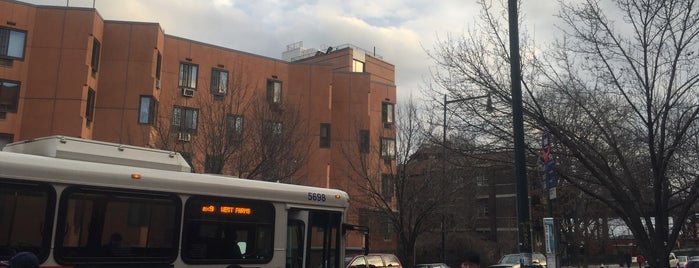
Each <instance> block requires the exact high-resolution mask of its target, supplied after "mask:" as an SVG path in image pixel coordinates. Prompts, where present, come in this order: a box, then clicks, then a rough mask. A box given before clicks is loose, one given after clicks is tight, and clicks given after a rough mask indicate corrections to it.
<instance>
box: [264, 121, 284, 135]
mask: <svg viewBox="0 0 699 268" xmlns="http://www.w3.org/2000/svg"><path fill="white" fill-rule="evenodd" d="M265 130H266V131H267V133H272V134H274V135H281V134H282V123H281V122H275V121H267V122H265Z"/></svg>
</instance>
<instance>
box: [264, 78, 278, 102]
mask: <svg viewBox="0 0 699 268" xmlns="http://www.w3.org/2000/svg"><path fill="white" fill-rule="evenodd" d="M267 101H268V102H269V103H271V104H275V105H279V104H281V103H282V82H281V81H277V80H267Z"/></svg>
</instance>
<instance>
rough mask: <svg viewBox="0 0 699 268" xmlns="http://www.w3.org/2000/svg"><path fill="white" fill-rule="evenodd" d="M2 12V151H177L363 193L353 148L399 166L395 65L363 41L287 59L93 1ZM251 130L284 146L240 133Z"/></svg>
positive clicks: (207, 166) (198, 167) (0, 5)
mask: <svg viewBox="0 0 699 268" xmlns="http://www.w3.org/2000/svg"><path fill="white" fill-rule="evenodd" d="M0 21H1V22H3V24H2V25H0V147H3V146H4V145H5V144H7V143H9V142H13V141H20V140H28V139H33V138H38V137H43V136H49V135H65V136H72V137H81V138H87V139H94V140H101V141H108V142H116V143H123V144H129V145H137V146H148V147H155V148H161V149H171V150H175V151H179V152H181V153H183V155H185V156H187V157H188V158H189V160H190V163H191V164H192V166H193V167H194V169H195V171H197V172H210V171H214V172H220V173H224V174H229V175H234V176H240V177H246V178H247V177H249V178H262V177H265V176H267V177H266V178H265V179H268V180H279V181H283V182H289V183H298V184H306V185H312V186H321V187H329V188H338V189H342V190H345V191H347V192H348V193H349V194H350V196H351V197H352V198H355V197H360V196H361V195H362V194H363V193H361V192H359V191H358V190H356V189H357V188H356V187H353V185H355V184H356V183H357V181H356V180H354V179H353V178H354V177H355V176H356V174H355V173H356V170H353V169H352V168H351V165H350V164H349V161H348V159H350V158H353V155H360V156H362V157H363V158H364V159H367V161H368V162H370V163H372V169H373V170H372V172H377V173H382V172H383V173H385V172H390V170H394V168H393V166H394V165H395V161H393V157H394V156H395V127H394V125H393V124H394V119H393V118H394V107H395V102H396V85H395V68H394V66H393V65H392V64H390V63H388V62H386V61H384V60H383V59H382V58H381V57H380V56H376V55H373V54H372V53H369V52H366V51H364V50H362V49H359V48H357V47H354V46H351V45H345V46H340V47H334V48H332V49H328V50H326V51H318V50H315V53H311V54H309V53H305V54H303V55H301V54H299V55H296V56H294V57H293V59H291V58H290V59H289V61H285V60H280V59H274V58H269V57H264V56H260V55H254V54H250V53H246V52H242V51H237V50H234V49H230V48H225V47H220V46H215V45H211V44H206V43H202V42H197V41H194V40H188V39H185V38H181V37H177V36H171V35H167V34H165V33H164V31H163V29H162V28H161V27H160V25H159V24H157V23H142V22H125V21H109V20H104V18H102V17H101V16H100V14H99V13H98V12H97V10H95V9H93V8H76V7H56V6H36V5H31V4H27V3H22V2H18V1H12V0H0ZM294 49H300V47H299V46H294V47H290V51H291V50H294ZM288 52H289V51H288ZM291 52H293V51H291ZM292 115H293V116H292ZM254 134H257V136H265V135H271V136H272V137H275V138H274V139H273V141H275V142H276V143H274V142H270V141H271V140H270V139H264V138H259V137H258V138H256V139H254V140H252V139H253V138H250V139H251V140H250V141H251V142H247V141H248V140H247V139H244V138H243V137H244V136H245V135H250V136H253V135H254ZM221 141H223V142H221ZM252 141H254V142H252ZM273 144H274V145H275V146H272V145H273ZM290 144H291V145H293V146H290ZM267 147H270V148H271V147H275V148H274V149H275V150H276V151H272V152H273V153H272V154H274V155H276V156H277V157H279V159H272V160H271V163H268V164H267V165H266V166H264V167H265V168H266V169H263V170H264V171H263V172H258V173H254V171H250V170H252V169H254V168H251V166H254V164H250V163H243V161H242V160H245V159H253V160H259V161H258V162H261V161H262V160H260V159H262V158H265V157H264V155H263V154H262V153H263V152H261V151H265V152H268V151H267V149H266V148H267ZM230 148H232V149H230ZM242 148H245V150H247V151H244V150H243V149H242ZM259 148H265V150H258V151H260V152H259V154H257V155H252V154H248V155H247V157H246V156H243V155H242V153H241V152H242V151H244V152H245V153H246V154H247V153H249V152H253V151H254V149H259ZM284 148H287V149H284ZM289 148H290V149H289ZM236 151H237V152H238V153H237V154H236ZM282 153H285V154H286V155H282ZM280 156H284V157H280ZM285 156H288V157H285ZM290 158H293V159H290ZM248 162H249V161H248ZM253 162H254V161H253ZM268 162H270V161H268ZM282 162H283V163H282ZM288 163H290V164H288ZM246 164H247V166H246ZM287 164H288V165H287ZM259 166H260V165H258V166H257V167H258V169H261V168H259ZM374 167H376V168H374ZM276 174H284V175H285V176H284V177H283V178H282V177H280V178H281V179H280V178H277V177H275V175H276ZM358 211H359V208H358V207H356V206H353V207H352V208H351V211H350V213H349V216H348V219H347V221H348V222H349V223H354V224H356V223H358V222H359V219H358V217H359V216H358V215H359V213H358ZM360 239H361V238H359V236H358V237H357V238H356V239H353V240H352V241H350V243H351V245H350V246H352V245H360V244H361V241H359V240H360ZM376 250H381V249H376ZM391 250H392V249H391Z"/></svg>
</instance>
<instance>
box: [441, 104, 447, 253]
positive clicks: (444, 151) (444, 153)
mask: <svg viewBox="0 0 699 268" xmlns="http://www.w3.org/2000/svg"><path fill="white" fill-rule="evenodd" d="M443 103H444V106H443V108H444V110H443V112H444V113H443V115H444V117H443V118H442V119H443V120H442V180H441V181H440V182H441V190H442V191H444V180H446V177H447V164H446V161H447V94H444V102H443ZM441 227H442V230H441V231H442V252H441V255H442V256H441V257H442V263H447V254H446V249H447V245H446V241H445V240H446V239H445V236H446V234H445V233H446V228H445V226H444V212H442V225H441Z"/></svg>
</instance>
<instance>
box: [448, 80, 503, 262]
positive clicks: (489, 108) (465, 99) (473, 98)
mask: <svg viewBox="0 0 699 268" xmlns="http://www.w3.org/2000/svg"><path fill="white" fill-rule="evenodd" d="M482 98H488V107H486V110H488V111H490V110H492V102H491V100H490V93H488V94H487V95H483V96H475V97H466V98H460V99H454V100H447V94H444V102H443V104H444V105H443V106H442V108H443V110H442V111H443V117H442V180H441V181H440V182H441V185H440V186H441V190H442V191H444V183H445V180H446V179H447V166H446V161H447V105H448V104H449V103H455V102H464V101H468V100H475V99H482ZM441 228H442V230H441V231H442V252H441V258H442V262H443V263H447V256H446V252H445V251H446V242H445V240H446V239H445V236H446V235H445V233H446V222H445V219H444V213H442V225H441Z"/></svg>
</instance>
